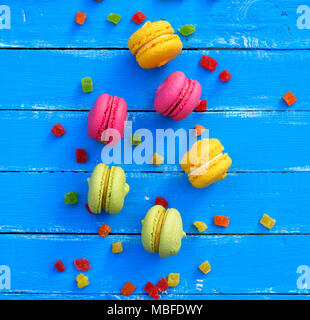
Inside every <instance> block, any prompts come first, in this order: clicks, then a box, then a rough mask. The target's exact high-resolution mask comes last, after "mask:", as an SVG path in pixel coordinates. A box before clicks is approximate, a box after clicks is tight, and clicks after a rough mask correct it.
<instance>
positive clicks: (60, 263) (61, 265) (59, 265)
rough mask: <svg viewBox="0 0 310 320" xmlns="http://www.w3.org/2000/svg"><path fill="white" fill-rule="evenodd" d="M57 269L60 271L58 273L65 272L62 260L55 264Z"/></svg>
mask: <svg viewBox="0 0 310 320" xmlns="http://www.w3.org/2000/svg"><path fill="white" fill-rule="evenodd" d="M54 266H55V268H56V269H57V270H58V272H63V271H65V269H66V268H65V265H64V264H63V263H62V261H61V260H58V261H57V262H56V263H55V264H54Z"/></svg>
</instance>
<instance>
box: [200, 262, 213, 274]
mask: <svg viewBox="0 0 310 320" xmlns="http://www.w3.org/2000/svg"><path fill="white" fill-rule="evenodd" d="M199 269H200V270H201V271H202V272H203V273H204V274H207V273H209V272H210V271H211V265H210V263H209V261H208V260H207V261H205V262H203V263H202V264H201V265H200V266H199Z"/></svg>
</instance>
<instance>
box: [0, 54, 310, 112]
mask: <svg viewBox="0 0 310 320" xmlns="http://www.w3.org/2000/svg"><path fill="white" fill-rule="evenodd" d="M202 54H206V55H211V56H213V57H214V58H216V59H217V60H218V62H219V64H218V69H217V70H216V71H215V72H210V71H208V70H205V69H203V68H202V67H200V66H199V61H200V59H201V56H202ZM12 66H14V68H12ZM0 69H1V70H2V74H4V75H5V79H6V81H2V84H1V90H0V92H3V94H1V101H0V108H1V109H19V110H20V109H38V110H43V109H44V110H47V109H49V110H56V109H57V110H89V109H90V108H91V106H92V105H93V103H94V101H95V100H96V98H97V97H98V96H99V95H100V94H102V93H104V92H106V93H110V94H112V95H118V96H121V97H124V98H125V99H126V101H127V104H128V109H129V110H153V100H154V95H155V92H156V89H157V87H158V86H159V85H160V83H161V82H162V81H163V80H164V79H165V78H166V77H167V76H168V75H169V74H170V73H172V72H173V71H176V70H181V71H184V72H185V73H186V75H187V76H188V77H191V78H192V79H197V80H198V81H200V83H201V85H202V88H203V93H202V98H203V99H205V98H207V99H208V110H211V111H214V110H280V111H283V110H287V108H288V107H287V105H286V104H285V102H284V101H282V96H283V95H284V94H285V93H286V92H287V91H289V90H291V91H293V93H294V94H295V95H296V96H297V98H298V102H297V103H296V104H295V105H294V106H293V107H292V108H293V109H294V110H310V93H309V90H305V83H309V82H310V51H298V50H297V51H296V50H293V51H237V50H233V51H223V50H220V51H218V50H217V51H200V50H198V51H183V52H182V54H181V55H180V57H178V58H177V59H175V60H174V61H173V62H171V63H170V64H168V65H167V66H166V67H164V68H162V69H160V70H159V69H156V70H143V69H141V68H139V67H138V66H137V64H136V62H135V59H134V58H133V57H132V56H131V55H130V53H129V52H127V51H119V50H116V51H111V50H86V51H85V50H69V51H67V50H66V51H64V50H26V51H20V50H0ZM223 69H229V70H230V72H231V74H232V77H233V78H232V80H231V81H230V82H229V83H226V84H223V83H222V82H221V81H220V80H219V78H218V75H219V72H220V71H222V70H223ZM85 76H91V77H92V79H93V82H94V92H92V93H90V94H84V93H83V92H82V90H81V83H80V81H81V78H83V77H85ZM4 93H5V94H4Z"/></svg>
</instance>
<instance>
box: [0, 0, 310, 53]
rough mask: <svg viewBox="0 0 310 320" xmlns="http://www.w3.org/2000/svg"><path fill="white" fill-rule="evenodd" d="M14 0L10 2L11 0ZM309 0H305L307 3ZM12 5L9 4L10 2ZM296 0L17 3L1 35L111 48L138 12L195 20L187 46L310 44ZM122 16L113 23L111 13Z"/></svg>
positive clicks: (179, 21) (11, 43) (11, 40)
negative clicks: (82, 17)
mask: <svg viewBox="0 0 310 320" xmlns="http://www.w3.org/2000/svg"><path fill="white" fill-rule="evenodd" d="M7 2H10V1H7ZM304 2H307V1H304ZM8 4H9V3H8ZM303 4H307V3H303V2H302V1H298V0H289V1H287V0H277V1H276V2H273V1H269V0H259V1H258V0H241V1H239V0H233V1H230V2H229V3H228V2H227V1H214V0H203V1H195V0H191V1H182V0H169V1H167V0H155V1H154V0H136V1H134V2H127V1H124V0H115V1H103V2H101V3H100V2H99V3H98V2H96V1H95V0H86V1H85V0H75V1H74V3H71V2H64V1H62V0H49V1H46V0H38V1H27V2H25V1H22V0H16V1H14V5H13V4H12V26H13V27H12V29H11V30H10V31H7V32H2V33H1V34H0V43H1V46H3V47H26V48H29V47H31V48H32V47H36V48H42V47H44V48H46V47H47V48H54V47H66V48H67V47H86V48H98V47H112V48H120V47H121V48H125V47H126V46H127V41H128V35H129V34H131V33H133V32H134V31H135V30H137V28H138V26H137V25H136V24H135V23H134V22H133V21H132V20H131V17H132V16H133V15H134V13H135V12H136V11H138V10H140V11H142V12H144V13H145V14H146V15H147V19H149V20H151V21H156V20H160V19H165V20H168V21H169V22H170V23H171V24H172V26H173V27H174V29H175V30H177V29H178V28H180V27H181V26H183V25H185V24H194V25H196V26H197V31H196V32H195V34H193V35H192V36H191V37H188V38H183V39H182V40H183V41H184V47H192V48H206V47H221V48H266V49H270V48H274V49H275V48H288V49H291V48H308V47H309V45H310V38H309V30H306V29H303V30H299V29H297V28H296V22H297V19H298V17H300V16H301V18H302V12H301V13H299V14H298V13H297V9H298V7H299V6H300V5H303ZM78 11H82V12H85V13H86V14H87V15H88V17H87V19H86V21H85V24H84V25H83V26H82V27H81V26H79V25H76V24H75V22H74V17H75V15H76V13H77V12H78ZM111 12H113V13H118V14H120V15H121V16H122V19H121V22H120V23H119V24H118V25H117V26H114V25H113V24H111V23H110V22H108V21H106V18H107V16H108V14H109V13H111Z"/></svg>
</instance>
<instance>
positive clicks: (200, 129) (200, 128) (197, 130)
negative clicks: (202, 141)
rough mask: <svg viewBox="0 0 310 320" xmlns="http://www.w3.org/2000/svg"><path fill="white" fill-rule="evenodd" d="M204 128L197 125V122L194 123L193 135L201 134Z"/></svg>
mask: <svg viewBox="0 0 310 320" xmlns="http://www.w3.org/2000/svg"><path fill="white" fill-rule="evenodd" d="M205 130H206V128H205V127H203V126H201V125H199V124H196V125H195V137H199V136H201V134H202V133H203V132H204V131H205Z"/></svg>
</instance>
